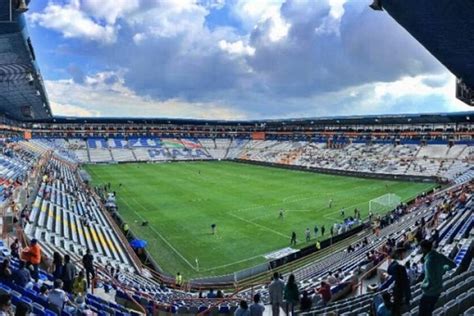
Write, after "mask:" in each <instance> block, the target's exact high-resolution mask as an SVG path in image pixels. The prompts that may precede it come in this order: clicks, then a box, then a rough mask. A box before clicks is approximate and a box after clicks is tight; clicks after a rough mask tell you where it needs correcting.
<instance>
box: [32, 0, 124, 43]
mask: <svg viewBox="0 0 474 316" xmlns="http://www.w3.org/2000/svg"><path fill="white" fill-rule="evenodd" d="M29 17H30V21H31V22H33V23H37V24H39V25H40V26H42V27H44V28H48V29H52V30H55V31H57V32H60V33H62V34H63V35H64V37H66V38H80V39H87V40H93V41H98V42H104V43H111V42H114V41H115V39H116V36H117V28H116V27H114V26H112V25H102V24H100V23H97V22H96V21H94V20H93V19H92V18H91V17H90V16H88V15H87V14H86V12H84V11H82V10H81V3H80V2H79V0H71V2H70V3H68V4H66V5H62V4H59V3H55V2H49V3H48V5H47V6H46V8H45V9H44V11H43V12H34V13H32V14H31V15H30V16H29Z"/></svg>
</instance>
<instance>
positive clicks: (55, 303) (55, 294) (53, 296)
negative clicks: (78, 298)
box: [48, 279, 74, 314]
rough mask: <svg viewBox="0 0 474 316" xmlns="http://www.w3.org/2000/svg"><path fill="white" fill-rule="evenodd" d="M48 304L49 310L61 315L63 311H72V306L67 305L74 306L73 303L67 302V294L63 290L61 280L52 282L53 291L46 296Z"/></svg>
mask: <svg viewBox="0 0 474 316" xmlns="http://www.w3.org/2000/svg"><path fill="white" fill-rule="evenodd" d="M48 303H49V308H50V309H51V310H52V311H54V312H56V313H58V314H61V312H62V311H63V310H66V311H68V312H69V311H70V310H71V309H74V307H73V306H67V305H68V304H69V305H74V303H72V302H70V301H69V297H68V295H67V293H66V292H65V291H64V290H63V281H62V280H59V279H57V280H55V281H54V289H53V290H52V291H50V292H49V294H48Z"/></svg>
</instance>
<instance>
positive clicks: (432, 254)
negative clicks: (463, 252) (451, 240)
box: [419, 239, 456, 316]
mask: <svg viewBox="0 0 474 316" xmlns="http://www.w3.org/2000/svg"><path fill="white" fill-rule="evenodd" d="M420 247H421V252H422V253H423V260H424V272H425V278H424V279H423V283H422V284H421V290H422V292H423V295H422V296H421V299H420V309H419V316H431V315H432V313H433V310H434V308H435V305H436V302H437V301H438V299H439V296H440V295H441V291H442V290H443V274H444V273H445V272H446V271H447V270H450V269H454V268H455V267H456V264H455V263H454V262H453V261H451V260H449V259H448V258H447V257H446V256H444V255H442V254H440V253H439V252H437V251H436V250H433V243H432V242H431V241H429V240H426V239H425V240H422V241H421V243H420Z"/></svg>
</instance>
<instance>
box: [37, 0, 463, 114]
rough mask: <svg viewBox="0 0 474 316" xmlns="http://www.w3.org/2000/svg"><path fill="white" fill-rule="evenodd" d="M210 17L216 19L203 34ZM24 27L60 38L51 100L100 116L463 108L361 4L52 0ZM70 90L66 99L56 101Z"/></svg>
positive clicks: (425, 61)
mask: <svg viewBox="0 0 474 316" xmlns="http://www.w3.org/2000/svg"><path fill="white" fill-rule="evenodd" d="M210 16H212V17H213V19H216V18H218V19H220V20H219V23H214V24H213V27H209V26H208V25H209V24H208V23H207V20H208V19H209V17H210ZM30 20H31V21H32V22H33V23H34V24H37V25H39V26H41V27H42V28H45V29H49V30H52V31H55V32H57V33H59V34H61V35H62V37H63V38H66V41H65V42H64V43H62V45H63V46H65V47H67V48H68V49H67V54H66V53H64V54H61V52H59V56H60V57H59V58H61V59H62V60H61V61H63V64H66V65H74V66H69V68H68V69H66V71H65V73H66V74H67V76H65V77H64V78H63V80H55V81H50V85H51V86H54V88H55V89H57V90H54V89H50V90H48V91H49V93H50V95H51V99H52V100H54V101H56V102H58V103H61V104H74V105H78V106H80V107H82V108H84V109H99V110H98V111H99V112H100V114H101V115H105V113H110V115H112V114H113V115H120V114H121V113H120V111H124V112H123V113H122V114H123V115H127V114H129V113H131V114H132V115H133V114H134V113H136V111H133V110H130V109H132V108H133V107H134V106H135V107H137V108H138V107H141V108H140V109H141V110H140V113H143V114H146V115H157V116H163V115H165V114H166V115H167V116H175V115H173V111H176V113H177V114H176V115H178V116H183V115H185V116H187V117H192V116H193V115H195V116H196V117H216V118H217V117H219V118H230V117H231V116H234V118H241V117H249V118H265V117H289V116H317V115H330V114H334V115H337V114H362V113H363V114H365V113H367V114H369V113H371V112H372V113H400V112H403V111H409V110H413V109H416V110H419V111H444V110H453V109H463V108H464V107H462V106H460V105H459V102H458V101H455V100H454V98H453V95H454V85H451V86H450V88H449V93H450V96H449V98H448V94H446V93H447V92H446V91H448V89H447V88H446V87H448V85H450V84H451V81H452V78H451V77H449V76H448V75H447V74H448V72H447V70H446V69H445V68H444V67H443V66H442V65H441V64H440V63H439V62H438V61H437V60H436V59H434V58H433V56H431V55H430V54H429V53H428V52H427V51H426V50H425V49H424V48H423V47H422V46H421V45H420V44H419V43H418V42H417V41H416V40H415V39H413V38H412V37H411V36H410V35H409V34H408V33H407V32H406V31H405V30H404V29H403V28H402V27H401V26H399V25H398V24H397V23H396V22H395V21H393V20H392V18H391V17H390V16H389V15H388V14H386V13H383V12H374V11H372V10H370V9H369V8H368V7H367V3H366V2H365V1H348V0H318V1H317V4H315V2H314V1H311V0H306V1H305V0H261V1H260V0H259V1H254V0H234V1H230V2H224V1H221V0H180V1H155V0H127V1H125V0H104V1H94V0H69V1H67V2H66V3H62V2H59V1H51V2H49V3H48V4H47V5H46V7H45V8H44V9H42V11H41V12H32V13H31V14H30ZM374 30H376V31H374ZM71 39H81V41H80V44H77V41H74V40H71ZM97 42H100V43H103V44H105V45H97ZM75 54H77V55H75ZM75 57H78V58H80V60H81V61H82V63H81V62H76V61H75V60H74V58H75ZM55 61H56V60H51V61H49V63H51V64H52V65H54V63H55ZM84 63H85V64H84ZM89 63H90V64H92V65H93V66H90V64H89ZM78 65H80V66H78ZM90 68H93V69H92V70H91V69H90ZM84 69H88V71H89V72H88V71H86V70H84ZM46 78H47V75H46ZM67 87H69V88H71V89H72V88H74V91H76V92H74V93H73V95H74V98H75V99H73V98H72V97H71V95H66V96H62V93H64V94H68V90H67V89H66V88H67ZM393 91H399V93H400V95H397V94H396V93H395V92H393ZM441 91H442V92H441ZM80 93H84V94H86V95H84V96H81V95H80ZM121 98H123V101H121V100H120V99H121ZM59 99H61V100H62V101H61V102H59ZM428 101H429V102H430V105H428ZM416 102H418V105H413V104H415V103H416ZM450 104H455V105H450ZM111 105H113V106H111ZM107 107H109V108H107ZM154 107H156V109H154ZM206 108H207V110H208V112H209V113H212V115H209V114H206V113H205V112H206ZM218 109H222V111H218ZM125 113H126V114H125ZM186 113H187V114H186ZM220 115H221V116H220Z"/></svg>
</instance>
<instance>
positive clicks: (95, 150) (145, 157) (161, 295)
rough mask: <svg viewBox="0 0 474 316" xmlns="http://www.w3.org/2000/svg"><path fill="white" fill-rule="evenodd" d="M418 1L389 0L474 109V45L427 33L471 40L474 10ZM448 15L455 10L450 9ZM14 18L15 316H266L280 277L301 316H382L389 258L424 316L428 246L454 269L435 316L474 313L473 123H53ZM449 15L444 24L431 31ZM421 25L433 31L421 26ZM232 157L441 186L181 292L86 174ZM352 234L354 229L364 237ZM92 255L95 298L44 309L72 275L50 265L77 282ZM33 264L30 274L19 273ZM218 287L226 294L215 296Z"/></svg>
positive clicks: (188, 284)
mask: <svg viewBox="0 0 474 316" xmlns="http://www.w3.org/2000/svg"><path fill="white" fill-rule="evenodd" d="M422 2H423V5H420V7H424V10H416V8H413V4H412V3H409V2H400V1H393V0H386V1H383V3H384V5H385V6H386V7H385V9H386V10H387V11H388V12H389V13H390V14H391V15H392V16H393V17H394V18H395V19H397V20H399V21H401V22H400V23H401V24H402V25H404V26H405V27H407V29H408V30H409V31H410V32H412V33H414V34H415V37H416V38H418V39H419V40H420V41H421V42H422V43H424V45H425V46H426V47H427V48H428V49H429V50H430V51H431V52H433V53H434V54H435V55H439V56H441V57H442V58H441V59H442V61H443V63H444V64H446V65H447V66H448V68H449V69H452V70H453V72H454V73H455V75H456V76H457V77H458V80H457V85H458V89H461V88H462V89H461V90H463V91H462V93H461V94H460V95H458V97H459V98H460V99H462V100H463V101H464V102H467V103H471V102H472V97H471V95H472V73H473V72H472V71H470V69H472V63H471V64H469V62H468V61H470V60H471V59H472V54H464V55H463V58H460V59H459V60H455V58H453V55H454V54H453V51H458V50H459V51H461V50H462V51H463V52H466V51H467V52H469V50H464V49H465V48H466V47H468V45H471V46H472V43H471V42H472V41H466V40H460V41H456V43H455V45H454V46H457V45H461V46H457V47H454V48H453V47H451V45H443V46H442V47H441V48H440V49H438V48H439V47H440V46H438V45H437V42H436V41H433V40H432V38H433V33H436V34H435V35H436V36H441V37H443V36H444V37H445V38H446V37H452V38H455V37H457V36H461V35H460V34H464V35H465V34H468V35H470V34H471V35H470V36H472V32H471V33H469V32H468V31H466V30H469V29H470V28H469V25H472V21H473V19H471V18H470V17H471V15H472V12H474V11H472V10H468V9H469V8H471V7H472V4H470V3H469V4H468V3H467V2H466V1H460V2H457V3H451V2H448V1H447V0H443V1H439V2H438V3H437V4H435V5H432V3H431V2H430V3H428V1H426V0H424V1H422ZM18 3H19V2H18ZM18 3H16V2H15V5H17V4H18ZM28 3H29V1H26V2H25V4H28ZM408 5H410V7H407V6H408ZM447 5H450V10H445V8H446V6H447ZM407 8H408V9H410V10H407ZM8 10H10V8H9V5H8V4H7V2H6V1H3V2H1V4H0V17H1V20H2V21H6V20H7V19H8V18H10V19H13V20H12V21H9V22H7V23H4V24H2V26H0V28H1V29H2V32H0V48H1V51H2V54H0V55H1V56H0V72H1V75H2V80H6V79H5V78H7V79H8V78H11V77H12V76H13V77H15V85H10V84H5V85H2V86H1V87H0V93H1V98H0V99H1V100H0V101H1V102H0V120H1V124H0V149H1V152H0V210H1V211H2V214H3V215H2V217H1V222H0V226H1V230H2V240H0V260H1V261H2V262H3V263H2V264H1V266H0V298H1V300H0V301H1V302H2V303H3V302H4V301H6V302H7V303H11V305H12V306H13V309H17V311H19V310H20V308H25V307H26V308H27V309H29V310H31V311H32V314H33V315H47V316H55V315H65V316H68V315H74V314H90V313H94V314H97V315H100V316H106V315H118V316H120V315H169V314H187V315H196V314H201V315H204V314H206V315H211V314H212V315H231V314H233V313H234V312H235V311H236V309H237V308H238V304H239V301H240V300H245V301H247V302H251V301H252V298H253V296H254V295H255V294H259V295H260V296H261V301H262V302H263V304H265V305H266V312H267V314H269V312H268V311H270V310H271V305H270V304H271V303H272V302H271V298H270V293H269V292H270V290H269V279H270V276H271V275H272V274H273V272H278V273H280V275H279V278H281V279H282V281H283V282H287V280H288V279H289V277H290V275H293V276H294V277H295V278H296V285H297V288H298V290H299V292H300V294H301V293H303V292H306V293H307V294H308V298H309V299H310V303H311V304H309V305H310V307H308V306H306V307H305V308H304V309H303V306H302V305H300V304H295V305H296V306H295V308H296V313H297V314H302V315H346V316H347V315H376V314H377V313H376V310H377V308H378V307H379V302H380V295H381V294H382V293H385V292H387V293H392V292H393V291H394V290H395V285H394V283H395V284H396V281H395V282H393V281H394V278H393V276H392V275H391V274H390V267H391V266H392V263H393V261H394V260H395V259H396V260H397V261H398V262H399V263H400V264H402V266H406V267H407V268H406V270H405V271H406V272H407V273H408V274H409V276H410V284H409V291H410V293H411V299H410V301H409V304H408V305H407V306H406V308H405V310H404V311H403V315H404V316H407V315H418V314H419V311H420V302H421V298H422V296H423V292H424V291H425V287H424V285H423V283H422V282H423V278H424V276H423V273H424V272H426V271H424V270H426V264H425V263H424V260H425V258H424V256H423V254H422V253H421V251H420V247H419V245H420V243H421V242H422V241H423V240H430V241H431V242H433V243H434V245H435V249H436V251H438V252H439V253H440V254H443V255H445V256H446V257H448V258H450V259H452V260H453V262H454V264H455V268H453V269H451V270H449V271H447V272H446V273H444V275H443V284H442V286H441V294H440V297H439V299H438V301H437V303H436V304H435V306H434V308H435V310H434V315H446V316H451V315H474V303H473V302H474V290H473V289H474V264H473V263H472V255H473V249H474V242H473V234H474V231H473V228H474V214H473V211H474V197H473V188H474V181H473V179H474V167H473V163H474V128H473V125H472V123H471V118H472V114H473V113H472V112H467V113H452V114H423V115H421V114H420V115H385V116H384V115H379V116H364V117H362V116H361V117H335V118H318V119H316V118H310V119H299V120H298V119H294V120H268V121H234V122H232V121H198V120H172V119H131V118H124V119H113V118H73V117H71V118H61V117H54V118H53V117H52V114H51V109H50V107H49V101H48V98H47V95H46V92H45V88H44V85H43V79H42V77H41V74H40V71H39V69H38V66H37V62H36V61H35V60H34V58H33V57H32V56H34V54H33V48H32V45H31V41H30V39H29V35H28V31H27V29H26V28H25V25H26V21H25V18H24V17H23V15H22V14H21V12H18V11H17V10H15V12H10V13H11V14H9V12H8ZM20 11H21V10H20ZM402 12H403V13H404V14H401V13H402ZM406 12H408V13H409V14H405V13H406ZM445 12H447V13H446V16H447V17H448V18H446V19H437V18H435V19H433V18H432V16H439V15H440V14H443V16H444V15H445ZM454 13H457V14H458V15H460V16H461V17H462V19H458V18H457V16H456V15H453V14H454ZM461 13H462V14H461ZM427 21H428V22H429V25H430V26H433V27H435V28H436V31H435V32H433V30H432V29H431V28H426V27H420V23H422V24H424V25H426V23H427ZM446 24H448V25H449V26H455V27H445V26H446ZM460 29H463V30H464V32H460V31H459V30H460ZM0 81H1V80H0ZM4 82H9V81H8V80H7V81H4ZM20 96H21V98H20ZM19 99H21V100H22V101H21V102H20V101H18V100H19ZM25 103H26V104H25ZM226 159H227V160H236V161H241V162H246V163H261V164H266V165H272V166H279V167H285V168H294V169H298V170H300V169H304V170H310V171H318V172H333V173H338V174H348V175H356V176H380V177H382V178H388V179H400V178H402V179H409V180H415V181H425V180H430V181H438V182H439V183H440V184H442V188H441V189H439V190H437V191H434V192H429V193H426V194H425V193H424V194H422V195H420V196H418V197H417V198H416V199H415V200H414V201H411V202H409V204H400V205H398V206H397V207H396V208H395V209H393V210H391V211H389V212H388V213H387V214H386V215H382V216H375V217H372V216H369V218H366V219H363V220H362V221H361V222H360V223H359V222H357V223H356V224H360V225H355V226H356V227H353V225H354V223H353V222H351V223H347V224H341V225H339V224H338V226H334V227H333V228H334V230H335V231H336V234H335V237H334V242H333V237H331V238H330V239H328V240H325V241H323V242H325V245H324V246H323V247H321V248H320V249H316V250H315V251H313V252H312V253H310V254H307V255H305V256H301V257H298V258H296V259H295V258H288V257H285V258H284V260H283V261H284V262H280V263H278V265H277V264H275V266H269V267H268V270H269V271H266V270H265V271H261V272H258V273H255V274H252V275H250V276H246V277H243V278H242V279H239V280H237V278H236V277H235V279H234V280H232V282H229V281H227V282H221V281H220V280H221V279H220V278H219V277H220V276H216V277H215V278H208V279H204V280H203V279H195V280H185V281H184V282H181V281H178V279H175V278H174V277H173V276H170V275H167V274H166V272H164V271H160V269H155V266H154V265H153V263H152V262H151V263H150V262H149V261H148V260H147V259H148V258H147V257H146V256H145V255H146V253H145V255H144V254H143V253H140V252H139V251H136V250H134V249H132V248H131V247H130V241H131V240H129V237H130V236H129V235H131V233H132V232H128V231H126V230H125V228H124V227H123V226H120V225H119V224H120V222H118V221H116V220H117V218H118V216H117V214H114V208H113V206H114V203H110V204H109V200H108V199H107V198H106V197H107V196H106V195H104V194H101V193H104V192H99V190H98V189H96V188H93V187H91V186H90V185H89V183H88V179H87V177H85V176H84V173H83V172H81V169H80V166H81V164H86V163H124V162H148V163H154V162H175V161H188V160H226ZM105 193H106V194H107V195H108V194H112V192H108V191H107V190H106V192H105ZM112 195H113V194H112ZM108 204H109V205H108ZM353 228H355V229H358V230H357V232H356V233H352V229H353ZM346 233H347V236H346V235H345V234H346ZM341 236H342V237H341ZM337 237H340V238H339V239H337V241H336V238H337ZM343 237H344V238H343ZM33 240H35V241H36V242H37V243H38V244H39V246H40V248H41V256H40V258H37V259H39V275H38V279H36V277H35V276H33V277H32V275H31V272H33V273H34V271H35V267H36V266H38V264H37V263H36V261H35V262H33V260H32V255H31V253H32V248H30V247H31V244H32V241H33ZM88 250H90V251H91V252H92V254H93V264H92V269H93V270H94V269H95V276H94V277H93V278H92V280H91V283H92V286H91V287H90V288H89V287H87V288H86V289H84V290H83V292H80V291H79V292H80V293H75V294H74V295H72V294H71V293H66V294H64V296H65V297H66V296H67V297H68V300H70V301H71V302H74V305H69V304H66V305H65V306H60V307H59V308H58V307H57V306H55V305H54V304H51V299H50V298H48V297H49V296H48V295H43V296H42V294H44V293H45V292H44V291H46V293H48V292H49V293H50V294H51V293H58V290H57V289H56V290H55V289H53V287H54V281H55V279H57V278H61V279H66V277H68V275H67V273H59V274H56V273H58V271H57V268H58V267H60V268H61V269H65V270H66V268H67V269H69V268H70V266H68V267H66V265H61V264H58V263H57V262H55V261H54V260H55V256H56V258H57V257H58V256H60V257H66V256H69V257H70V258H71V264H72V266H74V267H75V268H76V271H79V270H84V269H85V270H87V269H90V266H88V264H87V262H86V261H84V260H83V258H84V257H83V256H84V255H85V254H86V253H87V251H88ZM394 251H395V253H396V254H395V257H396V258H394V255H393V254H394ZM287 259H291V260H292V259H294V261H291V260H290V262H286V260H287ZM25 261H26V262H28V267H27V269H28V270H25V269H24V268H23V267H22V266H23V264H24V262H25ZM158 268H159V267H158ZM30 269H31V272H27V271H30ZM265 269H267V268H266V267H265ZM69 271H70V270H69ZM71 274H72V278H73V279H74V281H75V282H77V284H76V285H77V287H78V288H80V287H81V286H82V285H81V279H80V278H79V276H78V275H76V274H77V273H71ZM20 281H22V282H23V284H20ZM68 281H71V280H68ZM322 281H325V282H326V283H328V284H329V285H330V293H326V294H329V296H330V298H329V299H327V300H326V301H325V299H326V298H327V297H323V296H322V295H320V294H319V291H318V289H319V287H320V285H321V282H322ZM212 289H219V292H220V293H219V294H216V295H214V293H213V292H212ZM206 292H207V295H206ZM210 294H212V295H210ZM300 296H301V295H298V298H300ZM62 300H63V301H65V299H64V298H63V299H62ZM7 305H8V304H7ZM61 305H62V304H61ZM282 307H286V306H282Z"/></svg>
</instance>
